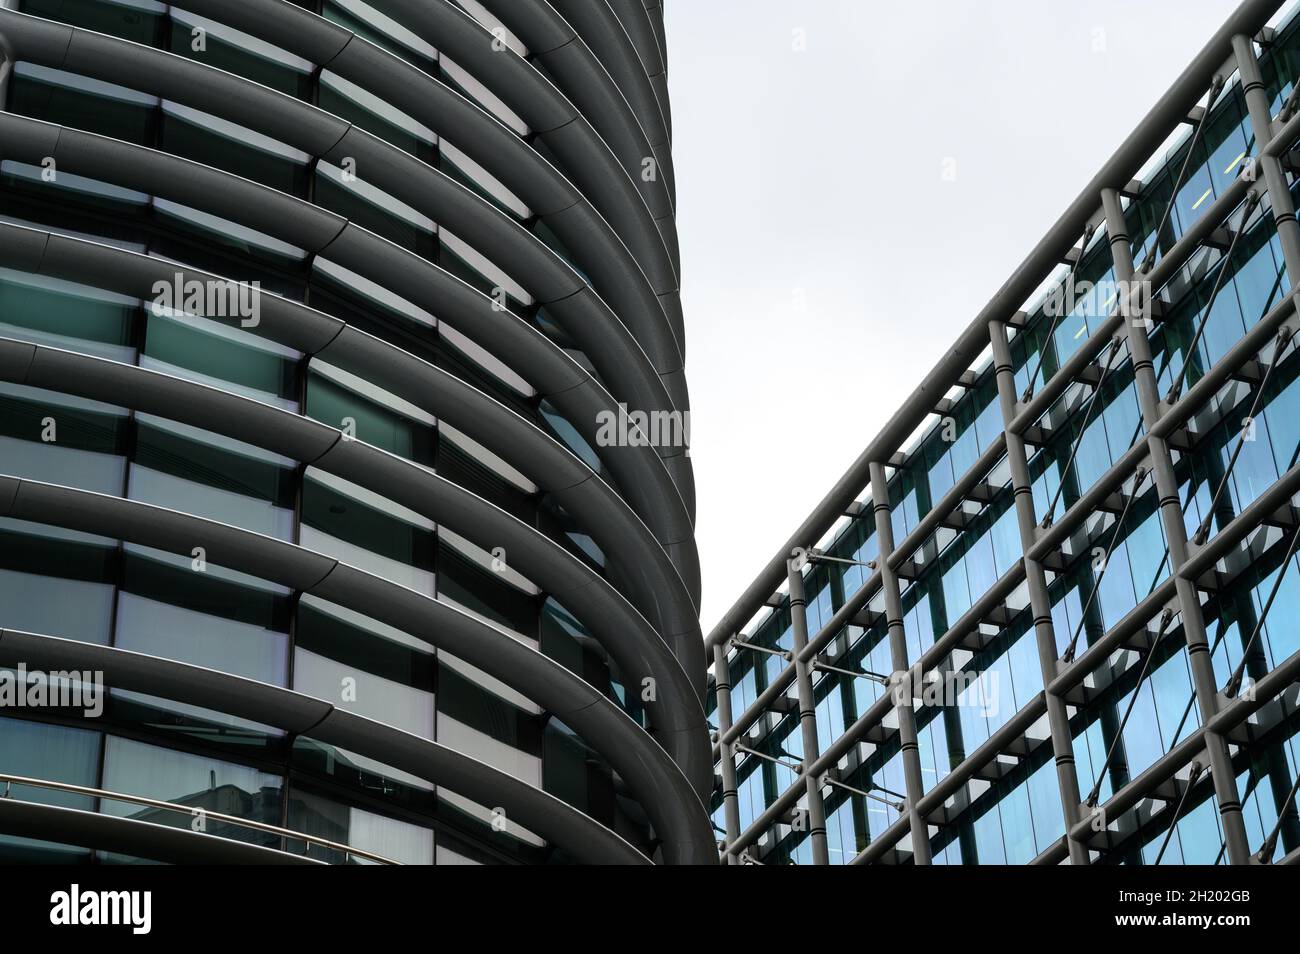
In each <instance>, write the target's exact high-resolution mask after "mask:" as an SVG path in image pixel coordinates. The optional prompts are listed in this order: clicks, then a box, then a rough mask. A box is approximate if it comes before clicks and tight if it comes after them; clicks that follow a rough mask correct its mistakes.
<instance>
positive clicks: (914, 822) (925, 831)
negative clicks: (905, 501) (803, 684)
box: [870, 461, 930, 865]
mask: <svg viewBox="0 0 1300 954" xmlns="http://www.w3.org/2000/svg"><path fill="white" fill-rule="evenodd" d="M870 474H871V504H872V508H873V509H874V511H875V516H876V540H877V542H878V544H879V547H878V549H879V556H878V557H877V564H878V565H879V566H880V582H881V588H882V589H883V590H884V594H885V620H886V622H887V623H888V626H889V653H890V657H891V661H892V664H893V667H894V674H895V676H896V677H902V678H903V683H902V688H903V690H904V692H903V694H902V695H903V698H902V700H901V701H899V700H897V698H896V699H895V709H896V710H897V711H898V733H899V736H900V739H901V743H902V745H901V749H902V755H903V778H904V780H905V782H906V784H907V814H908V817H909V818H910V820H911V827H912V858H913V860H914V862H915V863H916V864H918V865H928V864H930V829H929V828H928V827H927V826H926V824H925V818H923V817H922V815H921V809H920V805H921V797H922V796H923V795H924V794H925V783H924V782H923V781H922V779H921V749H920V746H919V745H918V744H917V741H916V710H915V708H914V707H913V703H914V698H915V692H914V691H913V685H912V679H911V664H910V663H909V662H908V659H907V632H906V630H905V628H904V626H903V599H902V593H901V591H900V589H899V585H898V574H897V572H895V570H894V568H893V567H892V566H890V563H889V560H890V557H892V556H893V552H894V526H893V523H892V521H891V520H890V507H889V484H888V481H887V480H886V479H885V468H884V465H883V464H880V463H879V462H876V461H873V462H872V463H871V467H870Z"/></svg>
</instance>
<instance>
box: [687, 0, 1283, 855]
mask: <svg viewBox="0 0 1300 954" xmlns="http://www.w3.org/2000/svg"><path fill="white" fill-rule="evenodd" d="M1278 6H1279V5H1278V4H1277V3H1271V2H1258V3H1257V2H1247V3H1244V4H1242V6H1241V7H1240V8H1239V9H1238V10H1237V11H1236V12H1235V13H1234V14H1233V15H1232V17H1231V18H1230V19H1229V21H1228V23H1227V24H1226V25H1225V27H1224V28H1223V29H1222V30H1221V31H1220V32H1219V33H1217V34H1216V35H1215V37H1214V38H1213V39H1212V40H1211V41H1210V43H1209V44H1208V46H1207V47H1206V48H1205V50H1204V52H1202V53H1201V54H1200V55H1198V56H1197V58H1196V59H1195V61H1194V62H1193V63H1192V64H1191V66H1190V67H1189V68H1188V69H1187V70H1186V71H1185V72H1184V74H1183V75H1182V76H1181V77H1180V79H1179V80H1178V82H1177V83H1176V84H1175V86H1174V87H1173V89H1172V90H1171V91H1170V93H1169V94H1168V95H1167V96H1166V97H1165V98H1163V99H1162V100H1161V101H1160V103H1159V104H1158V105H1157V106H1156V107H1155V109H1154V110H1153V111H1152V113H1151V114H1150V115H1149V116H1148V118H1147V119H1146V120H1145V121H1144V123H1143V124H1142V126H1141V127H1140V128H1139V129H1138V130H1137V131H1136V132H1135V133H1133V135H1131V136H1130V137H1129V138H1128V139H1127V140H1126V141H1125V142H1124V144H1123V145H1122V146H1121V148H1120V149H1119V150H1118V151H1117V152H1116V153H1115V155H1114V156H1113V157H1112V158H1111V159H1110V160H1109V161H1108V162H1107V163H1106V165H1105V167H1104V168H1103V170H1102V171H1101V173H1100V174H1099V175H1098V176H1097V177H1096V179H1094V181H1093V182H1092V183H1090V184H1089V185H1088V187H1087V188H1086V189H1085V190H1084V192H1083V193H1082V195H1081V196H1080V197H1079V199H1078V200H1076V202H1075V203H1074V204H1073V205H1072V206H1071V207H1070V208H1069V209H1068V210H1067V212H1066V213H1065V214H1064V215H1063V216H1062V217H1061V219H1060V221H1059V222H1058V223H1057V224H1056V225H1055V226H1054V227H1053V228H1052V230H1051V231H1050V232H1049V233H1048V235H1047V236H1046V237H1044V238H1043V239H1042V241H1041V242H1039V243H1038V245H1037V246H1036V247H1035V248H1034V251H1033V252H1032V253H1031V254H1030V256H1029V258H1028V259H1027V260H1026V262H1025V263H1024V264H1023V266H1022V267H1021V268H1020V269H1019V270H1018V271H1017V272H1016V273H1015V274H1014V275H1013V276H1012V277H1011V278H1010V279H1009V280H1008V281H1007V282H1006V284H1004V285H1003V287H1002V288H1001V290H1000V291H999V292H998V294H997V296H996V297H995V298H994V299H993V301H992V302H990V304H989V305H988V306H987V307H986V308H985V309H984V310H983V311H981V312H980V313H979V315H978V316H977V317H976V318H975V320H974V322H973V323H972V324H971V326H970V328H969V329H968V330H967V331H966V332H965V333H964V334H963V335H962V337H961V338H960V339H959V340H958V341H957V342H956V343H955V344H954V345H953V347H952V349H951V350H950V352H949V353H948V354H947V355H945V357H944V359H943V361H942V362H941V363H940V364H939V365H938V366H937V367H936V368H935V369H934V371H933V372H931V374H930V375H929V376H928V377H927V378H926V379H925V381H924V382H923V383H922V384H921V386H920V387H919V388H918V390H917V391H916V392H915V393H914V394H913V395H912V396H911V397H910V398H909V399H907V401H906V402H904V403H903V404H902V407H901V408H900V410H899V411H898V412H897V413H896V414H895V415H894V417H893V418H892V419H891V421H890V423H889V424H888V425H887V426H886V428H885V430H884V431H883V432H882V433H881V434H880V435H879V436H878V437H877V438H876V439H875V440H874V441H873V442H872V443H871V445H870V446H869V447H868V448H867V449H866V450H865V452H864V453H863V454H862V455H861V457H860V458H859V460H858V462H857V464H855V466H854V467H853V468H852V469H851V470H850V472H849V473H848V474H846V475H845V477H844V478H843V479H842V480H841V482H840V483H839V484H837V485H836V487H835V488H834V489H833V490H832V492H831V493H830V495H828V496H827V497H826V499H825V500H823V501H822V503H821V504H819V505H818V507H817V509H816V510H815V511H814V512H813V513H812V514H811V515H810V516H809V517H808V519H807V520H806V522H805V524H804V525H803V526H802V527H801V528H800V529H799V530H798V531H797V532H796V533H795V534H794V535H793V536H792V537H791V539H790V541H789V543H788V544H787V545H786V547H785V548H783V550H782V551H781V552H780V553H779V554H778V555H777V556H776V557H774V558H773V560H772V562H771V563H770V564H769V565H768V566H767V568H766V569H765V571H764V572H763V574H762V575H761V576H760V577H759V578H758V579H757V580H756V581H755V582H754V583H753V585H752V586H751V587H750V588H749V590H748V591H747V592H746V593H745V594H744V595H743V596H742V597H741V598H740V599H739V600H738V601H737V602H736V604H735V605H734V606H733V607H732V609H731V610H730V611H729V612H728V613H727V614H726V615H725V616H724V618H723V620H722V621H721V622H720V623H719V624H718V626H717V627H715V629H714V630H713V632H712V633H711V634H710V636H709V637H708V643H709V645H710V649H711V652H712V653H713V659H712V660H711V662H712V663H713V673H714V683H713V685H711V687H710V697H711V698H710V703H709V706H710V717H711V720H714V724H715V725H716V726H717V727H718V728H719V730H720V735H721V742H722V746H721V747H720V749H719V752H718V754H719V761H718V765H719V776H720V779H721V782H720V784H719V785H718V786H717V787H716V789H715V792H714V797H713V802H712V810H713V818H714V822H715V825H716V826H717V827H718V828H719V829H721V830H723V831H725V833H726V834H725V838H726V846H725V853H726V854H727V856H728V859H729V860H730V861H733V862H745V861H753V862H761V863H767V864H779V863H786V862H789V861H792V860H793V861H797V862H800V863H827V862H830V863H847V862H856V863H874V862H883V863H894V864H903V863H913V864H929V863H932V864H1001V863H1012V864H1026V863H1030V862H1037V863H1046V864H1055V863H1062V862H1065V861H1067V860H1069V861H1071V862H1073V863H1076V864H1080V863H1088V862H1090V861H1091V862H1094V863H1117V862H1122V863H1131V864H1140V863H1141V864H1151V863H1155V862H1157V861H1161V862H1164V863H1169V862H1175V863H1203V864H1212V863H1214V862H1215V861H1216V860H1218V861H1220V862H1224V863H1232V864H1244V863H1247V862H1249V861H1250V859H1251V857H1252V856H1256V857H1262V858H1264V859H1268V858H1272V859H1274V860H1276V859H1280V858H1282V857H1284V856H1289V857H1291V858H1293V859H1294V858H1296V857H1300V855H1297V854H1296V853H1297V852H1300V819H1298V818H1297V814H1296V798H1295V794H1296V787H1297V783H1296V779H1297V774H1298V773H1297V769H1298V767H1300V766H1298V764H1297V757H1298V756H1300V749H1297V747H1296V745H1297V741H1296V732H1297V729H1298V728H1300V725H1298V724H1297V718H1298V717H1297V715H1296V711H1295V693H1294V692H1293V691H1292V690H1293V686H1292V683H1293V681H1294V679H1295V678H1296V676H1297V674H1300V627H1298V626H1297V625H1296V623H1295V619H1296V616H1297V614H1298V613H1300V571H1298V570H1297V560H1296V544H1297V539H1298V534H1300V530H1298V527H1300V521H1298V520H1297V509H1296V506H1295V502H1296V499H1297V494H1298V493H1300V468H1298V467H1297V455H1298V454H1300V423H1298V422H1300V354H1297V351H1298V350H1300V348H1298V347H1297V341H1296V340H1295V336H1294V332H1296V331H1297V330H1300V322H1297V316H1296V308H1295V303H1294V301H1293V299H1292V297H1291V288H1292V281H1293V278H1292V276H1294V275H1295V274H1296V273H1297V271H1300V228H1298V227H1297V225H1296V218H1295V213H1294V209H1295V203H1296V200H1295V198H1294V195H1293V193H1294V192H1295V191H1296V188H1295V185H1294V180H1295V172H1294V168H1293V163H1292V156H1293V153H1292V147H1293V146H1294V145H1295V144H1296V141H1297V138H1300V118H1297V110H1296V100H1297V94H1296V89H1297V82H1300V80H1298V79H1297V77H1298V76H1300V23H1297V21H1296V18H1295V17H1294V10H1292V11H1291V13H1289V14H1288V15H1287V16H1286V17H1285V18H1284V19H1282V21H1281V23H1280V24H1279V25H1277V28H1276V31H1273V30H1266V31H1264V32H1261V30H1263V29H1264V28H1265V26H1266V24H1267V23H1268V21H1269V18H1270V17H1271V16H1272V15H1273V14H1274V11H1275V10H1276V8H1277V7H1278ZM1252 39H1253V40H1254V41H1255V42H1252ZM1225 62H1227V63H1228V64H1229V66H1228V67H1227V69H1226V70H1225V69H1224V66H1223V64H1224V63H1225ZM1207 103H1208V104H1210V108H1209V111H1208V113H1206V112H1205V109H1204V107H1206V106H1207ZM1180 129H1181V134H1180V135H1178V136H1177V137H1176V138H1175V139H1174V140H1172V143H1173V144H1172V148H1169V150H1168V151H1167V152H1164V151H1158V150H1161V149H1162V148H1163V147H1162V143H1165V141H1166V139H1167V138H1168V137H1170V136H1171V135H1173V134H1176V133H1178V132H1179V130H1180ZM1165 144H1166V145H1168V143H1165ZM1189 157H1190V158H1189ZM1012 201H1014V199H1012ZM1062 263H1064V264H1062ZM1049 279H1050V280H1052V281H1053V282H1054V283H1062V282H1076V283H1082V282H1085V281H1086V282H1087V283H1089V284H1090V286H1092V287H1098V288H1100V287H1106V286H1107V285H1108V284H1109V285H1110V286H1113V287H1115V286H1118V287H1125V286H1126V284H1127V287H1132V284H1131V283H1136V284H1137V286H1138V287H1147V288H1149V290H1150V291H1151V292H1153V293H1154V298H1155V299H1157V300H1156V301H1154V302H1153V307H1152V313H1151V315H1150V319H1151V320H1150V321H1144V320H1142V317H1143V316H1141V315H1136V316H1131V317H1125V316H1124V315H1123V314H1122V311H1121V303H1119V302H1118V301H1117V300H1116V298H1115V297H1114V296H1107V297H1106V298H1105V299H1103V300H1101V301H1100V302H1095V305H1094V306H1093V307H1090V302H1094V299H1093V297H1092V296H1082V297H1080V298H1079V299H1077V300H1075V301H1074V302H1073V303H1072V304H1071V305H1070V307H1069V308H1062V309H1060V310H1059V312H1060V313H1057V314H1047V313H1045V312H1052V311H1057V310H1056V309H1054V308H1050V307H1049V308H1046V309H1045V308H1044V304H1045V303H1047V304H1050V303H1052V302H1054V301H1061V300H1063V299H1062V296H1060V295H1055V294H1053V293H1052V292H1051V291H1050V289H1049V290H1048V291H1047V293H1046V294H1044V293H1043V286H1044V283H1045V282H1046V281H1048V280H1049ZM1035 296H1039V297H1035ZM1064 300H1066V301H1069V299H1068V297H1066V298H1065V299H1064ZM877 398H878V396H877ZM796 548H804V549H803V551H802V553H803V556H798V555H796V556H795V557H794V558H793V560H792V561H791V560H790V558H791V554H792V552H793V551H795V550H796ZM809 548H818V549H819V550H820V554H818V553H813V554H812V555H811V559H808V554H807V550H808V549H809ZM788 561H790V562H788ZM774 594H775V595H774ZM774 650H775V652H773V651H774ZM908 670H911V671H912V673H913V677H912V679H910V680H908V681H907V682H906V683H905V684H904V685H905V686H906V685H910V687H911V689H912V691H911V692H908V691H907V689H906V688H899V689H898V691H897V692H895V689H896V688H898V687H899V685H900V680H899V679H898V678H897V675H896V674H899V673H903V672H906V671H908ZM922 674H924V675H922ZM954 679H956V680H957V684H956V686H955V687H954V684H953V680H954ZM972 682H974V683H976V684H977V686H978V687H979V688H978V691H977V690H976V689H974V688H973V687H972V686H971V683H972ZM963 686H964V687H965V688H966V689H967V690H968V691H966V692H961V691H958V692H948V691H945V690H947V689H949V688H957V689H961V688H962V687H963ZM1251 686H1253V687H1254V688H1253V690H1252V689H1251ZM912 697H915V701H911V699H912ZM801 717H802V718H801Z"/></svg>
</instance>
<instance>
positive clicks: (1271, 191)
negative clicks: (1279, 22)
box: [1232, 34, 1300, 278]
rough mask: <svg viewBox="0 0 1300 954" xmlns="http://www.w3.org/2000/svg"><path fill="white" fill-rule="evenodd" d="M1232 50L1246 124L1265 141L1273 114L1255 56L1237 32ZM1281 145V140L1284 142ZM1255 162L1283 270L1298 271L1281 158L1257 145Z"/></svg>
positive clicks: (1297, 237)
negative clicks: (1246, 114)
mask: <svg viewBox="0 0 1300 954" xmlns="http://www.w3.org/2000/svg"><path fill="white" fill-rule="evenodd" d="M1232 50H1233V53H1234V54H1235V55H1236V59H1237V70H1238V71H1239V72H1240V74H1241V91H1242V93H1243V95H1244V96H1245V98H1246V111H1247V112H1248V113H1250V126H1251V130H1252V131H1253V132H1254V134H1255V141H1256V142H1258V143H1261V144H1263V143H1268V142H1271V141H1272V139H1273V131H1274V124H1273V116H1272V114H1271V113H1270V112H1269V102H1268V93H1267V91H1266V90H1265V88H1264V81H1263V78H1262V77H1261V75H1260V71H1259V59H1258V58H1257V57H1256V56H1255V47H1254V44H1253V43H1252V42H1251V39H1250V37H1248V36H1244V35H1242V34H1238V35H1237V36H1234V37H1233V38H1232ZM1284 145H1285V144H1284ZM1255 163H1256V165H1257V167H1258V168H1259V169H1261V170H1262V171H1263V173H1264V187H1265V189H1266V190H1267V192H1268V201H1269V204H1270V205H1271V206H1272V208H1273V222H1274V225H1275V226H1276V228H1277V234H1278V239H1279V241H1280V242H1281V245H1282V257H1283V259H1285V261H1286V270H1287V274H1288V275H1291V276H1292V277H1293V278H1294V276H1296V275H1300V225H1297V224H1296V215H1295V203H1294V202H1292V200H1291V190H1290V188H1289V187H1288V186H1287V181H1286V173H1285V172H1283V171H1282V162H1281V160H1279V159H1278V158H1277V156H1275V155H1271V154H1270V153H1269V152H1267V151H1265V150H1263V149H1261V150H1260V155H1259V156H1258V157H1257V158H1256V159H1255Z"/></svg>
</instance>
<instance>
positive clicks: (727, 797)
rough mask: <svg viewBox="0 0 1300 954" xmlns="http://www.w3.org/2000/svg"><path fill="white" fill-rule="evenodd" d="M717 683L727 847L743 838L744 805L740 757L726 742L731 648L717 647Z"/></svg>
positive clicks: (733, 862)
mask: <svg viewBox="0 0 1300 954" xmlns="http://www.w3.org/2000/svg"><path fill="white" fill-rule="evenodd" d="M713 682H714V686H715V689H716V692H717V699H718V706H717V716H718V748H719V749H720V750H721V759H720V761H721V764H722V812H723V819H724V820H723V824H724V825H725V826H726V829H727V845H728V846H730V845H731V844H732V842H734V841H735V840H736V839H737V838H739V837H740V803H739V801H738V800H737V798H738V796H737V792H736V756H735V749H734V748H732V744H731V743H729V742H724V741H722V740H723V738H724V737H725V736H726V734H727V732H729V731H730V730H731V667H730V666H729V665H728V664H727V647H726V646H725V645H724V644H723V643H714V644H713ZM725 859H726V863H727V864H729V865H737V864H740V859H739V858H737V857H736V856H735V855H733V854H730V853H727V854H726V855H725Z"/></svg>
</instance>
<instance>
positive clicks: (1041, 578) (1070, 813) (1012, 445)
mask: <svg viewBox="0 0 1300 954" xmlns="http://www.w3.org/2000/svg"><path fill="white" fill-rule="evenodd" d="M989 341H990V342H992V345H993V362H994V366H995V367H996V369H997V382H998V402H999V404H1000V405H1001V408H1002V424H1003V427H1004V429H1005V430H1006V435H1007V464H1008V465H1009V466H1010V468H1011V485H1012V490H1013V492H1014V494H1015V498H1016V523H1017V525H1018V526H1019V528H1020V545H1021V548H1022V549H1023V550H1024V552H1025V558H1024V567H1025V581H1026V582H1027V583H1028V585H1029V603H1030V611H1031V612H1032V613H1033V614H1034V636H1035V639H1036V640H1037V642H1038V665H1039V667H1040V669H1041V670H1042V674H1043V685H1044V686H1048V685H1050V684H1051V682H1052V679H1053V678H1055V676H1056V671H1057V662H1056V654H1057V649H1056V631H1055V628H1054V627H1053V626H1052V602H1051V599H1050V598H1049V596H1048V594H1047V576H1046V574H1045V573H1044V571H1043V565H1042V563H1040V562H1039V561H1037V560H1034V559H1031V558H1030V557H1029V555H1028V554H1029V550H1030V547H1032V546H1033V544H1034V540H1035V538H1036V536H1037V534H1038V521H1037V518H1036V517H1035V515H1034V491H1033V485H1032V482H1031V481H1030V479H1029V461H1028V458H1027V457H1026V455H1025V439H1024V438H1023V437H1022V436H1021V435H1019V434H1016V433H1014V432H1012V430H1011V422H1012V420H1014V419H1015V416H1016V380H1015V369H1014V366H1013V365H1012V363H1011V348H1010V347H1009V346H1008V344H1007V330H1006V325H1005V324H1004V323H1003V322H1001V321H998V320H997V319H994V320H993V321H990V322H989ZM1046 698H1047V723H1048V727H1049V729H1050V731H1051V736H1052V754H1053V755H1054V757H1055V759H1056V783H1057V786H1058V788H1059V789H1060V792H1061V809H1062V811H1063V812H1064V817H1065V829H1066V831H1067V832H1069V831H1070V830H1071V829H1073V827H1074V825H1075V824H1076V823H1077V822H1078V820H1079V816H1080V799H1079V778H1078V775H1077V774H1076V772H1075V769H1074V740H1073V738H1072V736H1071V735H1070V716H1069V713H1068V712H1067V711H1066V708H1065V699H1063V698H1062V697H1061V696H1058V695H1054V694H1053V693H1051V692H1047V693H1046ZM1069 844H1070V863H1071V864H1076V865H1086V864H1087V863H1088V850H1087V848H1085V847H1084V845H1083V844H1082V843H1081V842H1079V841H1078V840H1077V839H1075V838H1070V839H1069Z"/></svg>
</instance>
